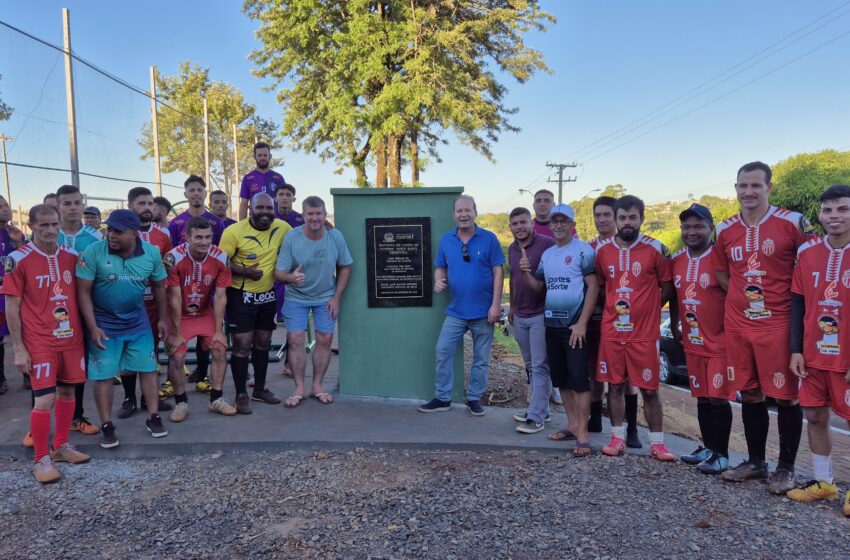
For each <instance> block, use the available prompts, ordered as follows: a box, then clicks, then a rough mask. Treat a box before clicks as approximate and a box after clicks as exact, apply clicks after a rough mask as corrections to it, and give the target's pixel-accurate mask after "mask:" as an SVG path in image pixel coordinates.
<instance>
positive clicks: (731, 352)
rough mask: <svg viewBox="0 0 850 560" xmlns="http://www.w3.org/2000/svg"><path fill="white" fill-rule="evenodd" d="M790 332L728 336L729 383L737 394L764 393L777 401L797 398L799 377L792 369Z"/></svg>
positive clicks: (779, 331)
mask: <svg viewBox="0 0 850 560" xmlns="http://www.w3.org/2000/svg"><path fill="white" fill-rule="evenodd" d="M788 333H789V331H788V329H777V330H771V331H755V332H752V331H751V332H728V333H727V336H726V359H727V361H728V362H729V368H728V369H727V376H726V379H727V381H728V382H729V383H728V384H729V385H731V388H732V389H733V390H735V391H747V390H750V389H759V388H760V389H761V391H762V393H764V394H765V395H767V396H768V397H773V398H774V399H783V400H794V399H796V398H797V377H796V376H795V375H794V374H793V373H791V370H789V369H788V364H789V363H790V362H791V342H790V338H791V337H790V336H789V334H788Z"/></svg>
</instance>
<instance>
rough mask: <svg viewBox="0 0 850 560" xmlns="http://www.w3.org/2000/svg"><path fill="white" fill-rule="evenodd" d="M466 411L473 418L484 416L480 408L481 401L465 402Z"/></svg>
mask: <svg viewBox="0 0 850 560" xmlns="http://www.w3.org/2000/svg"><path fill="white" fill-rule="evenodd" d="M466 409H467V410H468V411H469V413H470V414H472V415H473V416H484V415H485V414H486V411H485V410H484V407H483V406H481V401H466Z"/></svg>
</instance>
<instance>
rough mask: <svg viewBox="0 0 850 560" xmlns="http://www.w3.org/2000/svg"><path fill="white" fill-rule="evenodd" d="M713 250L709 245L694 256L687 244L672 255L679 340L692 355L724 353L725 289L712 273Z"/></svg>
mask: <svg viewBox="0 0 850 560" xmlns="http://www.w3.org/2000/svg"><path fill="white" fill-rule="evenodd" d="M717 253H718V251H717V248H716V247H715V246H713V245H712V246H710V247H709V248H708V249H706V251H705V252H704V253H703V254H701V255H700V256H698V257H692V256H691V253H690V251H689V250H688V248H687V247H686V248H684V249H682V250H681V251H679V252H677V253H676V254H675V255H673V285H674V286H675V287H676V297H677V298H678V300H679V316H680V317H681V319H682V344H683V345H684V347H685V352H687V353H689V354H694V355H696V356H708V357H717V356H725V355H726V331H725V329H724V326H723V301H724V300H725V299H726V292H724V291H723V288H721V287H720V284H718V283H717V276H716V275H715V273H714V272H715V267H716V265H715V264H714V261H715V259H716V258H717Z"/></svg>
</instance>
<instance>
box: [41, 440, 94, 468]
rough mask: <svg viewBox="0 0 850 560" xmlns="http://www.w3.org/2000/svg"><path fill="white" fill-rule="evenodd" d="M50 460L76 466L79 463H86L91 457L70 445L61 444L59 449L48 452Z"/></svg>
mask: <svg viewBox="0 0 850 560" xmlns="http://www.w3.org/2000/svg"><path fill="white" fill-rule="evenodd" d="M50 458H51V459H53V462H55V463H71V464H72V465H78V464H80V463H88V462H89V461H90V460H91V455H86V454H85V453H83V452H82V451H78V450H77V448H76V447H74V446H73V445H71V444H70V443H63V444H62V445H60V446H59V449H56V450H54V451H51V452H50Z"/></svg>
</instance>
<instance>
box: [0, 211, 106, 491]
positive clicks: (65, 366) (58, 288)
mask: <svg viewBox="0 0 850 560" xmlns="http://www.w3.org/2000/svg"><path fill="white" fill-rule="evenodd" d="M29 226H30V230H31V231H32V232H33V241H32V242H30V243H28V244H27V245H24V246H23V247H21V248H20V249H18V250H17V251H14V252H13V253H12V254H10V255H9V256H8V257H7V258H6V265H5V271H6V275H5V278H4V282H3V294H5V296H6V319H7V321H8V323H9V331H10V334H11V337H12V342H13V343H14V346H15V365H16V366H18V367H19V368H20V369H21V371H26V372H29V375H30V380H31V381H32V391H33V396H34V397H35V404H34V406H33V409H32V412H31V414H30V433H31V434H32V441H33V447H34V448H35V465H34V466H33V469H32V472H33V475H34V476H35V479H36V480H37V481H38V482H41V483H48V482H55V481H56V480H58V479H59V476H60V475H59V471H58V470H56V467H55V466H54V465H53V463H54V461H55V462H59V461H65V462H69V463H85V462H86V461H88V460H89V459H90V458H91V457H89V456H88V455H86V454H85V453H82V452H80V451H77V450H76V449H75V448H74V446H72V445H71V444H70V443H68V432H69V430H70V428H71V420H72V419H73V417H74V387H75V386H76V385H78V384H81V383H85V381H86V371H85V357H84V353H83V326H82V321H81V320H80V313H79V310H78V308H77V285H76V284H77V283H76V277H75V275H74V267H75V266H76V265H77V253H76V251H74V250H73V249H68V248H65V247H60V246H59V245H58V244H57V242H56V240H57V238H58V237H59V212H58V211H57V210H56V209H55V208H54V207H52V206H47V205H46V204H39V205H37V206H34V207H33V208H32V209H31V210H30V213H29ZM22 316H23V317H26V324H23V323H22V321H21V317H22ZM57 392H58V393H59V398H58V399H57V398H56V393H57ZM51 409H53V410H54V416H55V419H56V428H55V431H54V434H53V451H52V452H51V451H50V447H49V438H50V410H51Z"/></svg>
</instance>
